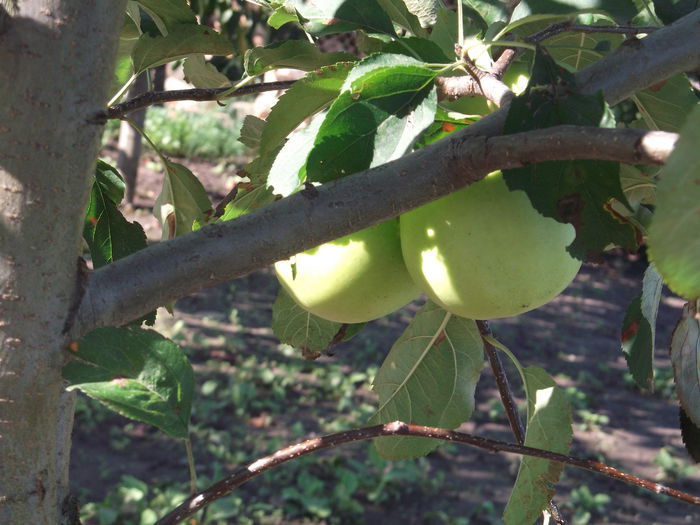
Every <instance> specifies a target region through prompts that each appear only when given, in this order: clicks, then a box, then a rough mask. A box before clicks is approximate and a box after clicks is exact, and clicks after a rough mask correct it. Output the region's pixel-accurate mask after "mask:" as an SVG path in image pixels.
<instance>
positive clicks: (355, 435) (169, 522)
mask: <svg viewBox="0 0 700 525" xmlns="http://www.w3.org/2000/svg"><path fill="white" fill-rule="evenodd" d="M380 436H416V437H427V438H433V439H441V440H444V441H451V442H453V443H461V444H463V445H469V446H472V447H477V448H480V449H482V450H486V451H488V452H493V453H498V452H511V453H514V454H519V455H521V456H531V457H536V458H542V459H548V460H550V461H556V462H557V463H562V464H564V465H571V466H573V467H577V468H581V469H585V470H590V471H591V472H596V473H598V474H602V475H603V476H607V477H609V478H612V479H617V480H620V481H624V482H625V483H630V484H632V485H635V486H637V487H640V488H643V489H645V490H648V491H651V492H654V493H655V494H664V495H666V496H670V497H672V498H675V499H678V500H680V501H683V502H685V503H691V504H693V505H700V498H699V497H697V496H693V495H691V494H687V493H685V492H681V491H679V490H676V489H672V488H669V487H666V486H664V485H661V484H659V483H654V482H653V481H649V480H646V479H643V478H640V477H638V476H635V475H633V474H627V473H626V472H622V471H620V470H617V469H615V468H613V467H609V466H608V465H605V464H603V463H599V462H597V461H591V460H587V459H580V458H575V457H572V456H566V455H564V454H558V453H556V452H550V451H548V450H541V449H537V448H532V447H527V446H524V445H518V444H515V443H507V442H505V441H499V440H496V439H489V438H484V437H480V436H474V435H471V434H466V433H464V432H457V431H453V430H445V429H442V428H433V427H423V426H419V425H407V424H406V423H402V422H401V421H394V422H392V423H386V424H384V425H376V426H373V427H365V428H358V429H354V430H348V431H345V432H338V433H336V434H331V435H328V436H322V437H318V438H314V439H309V440H308V441H304V442H302V443H297V444H296V445H292V446H290V447H287V448H284V449H282V450H278V451H277V452H275V453H274V454H272V455H270V456H266V457H264V458H260V459H258V460H257V461H254V462H253V463H250V464H248V465H246V466H245V467H243V468H241V469H239V470H237V471H236V472H234V473H233V474H231V475H230V476H229V477H227V478H225V479H223V480H221V481H219V482H218V483H215V484H214V485H212V486H211V487H209V488H208V489H206V490H204V491H202V492H200V493H199V494H195V495H193V496H190V497H189V498H187V499H186V500H185V501H184V502H182V503H181V504H180V505H179V506H178V507H177V508H176V509H174V510H173V511H171V512H169V513H168V514H167V515H165V516H163V517H162V518H161V519H160V520H158V521H157V522H156V525H175V524H176V523H180V522H181V521H182V520H184V519H186V518H188V517H190V516H192V515H194V514H195V513H196V512H197V511H199V510H200V509H202V508H204V507H205V506H207V505H209V504H210V503H212V502H213V501H216V500H217V499H219V498H221V497H223V496H226V495H227V494H229V493H231V492H232V491H233V490H234V489H235V488H237V487H239V486H240V485H242V484H243V483H245V482H246V481H249V480H250V479H252V478H254V477H256V476H258V475H260V474H262V473H263V472H265V471H267V470H270V469H271V468H273V467H276V466H278V465H281V464H282V463H286V462H287V461H289V460H291V459H294V458H298V457H300V456H306V455H308V454H311V453H313V452H317V451H319V450H323V449H326V448H330V447H336V446H338V445H342V444H345V443H353V442H355V441H364V440H367V439H374V438H376V437H380Z"/></svg>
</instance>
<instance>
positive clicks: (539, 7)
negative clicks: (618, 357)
mask: <svg viewBox="0 0 700 525" xmlns="http://www.w3.org/2000/svg"><path fill="white" fill-rule="evenodd" d="M585 11H595V12H604V13H608V14H610V15H611V16H613V17H614V18H615V19H617V20H620V21H623V22H624V21H627V20H631V19H632V18H634V17H635V15H636V14H637V7H636V6H635V5H634V2H633V1H632V0H615V1H614V2H611V1H610V0H566V1H562V0H522V1H521V2H520V3H519V4H518V6H517V7H516V8H515V10H514V11H513V17H512V18H511V20H519V19H521V18H524V17H526V16H530V15H535V14H542V13H546V14H554V15H558V14H571V13H581V12H585Z"/></svg>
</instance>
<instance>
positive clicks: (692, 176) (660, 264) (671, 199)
mask: <svg viewBox="0 0 700 525" xmlns="http://www.w3.org/2000/svg"><path fill="white" fill-rule="evenodd" d="M699 144H700V105H699V106H696V107H695V109H694V110H693V112H692V113H691V114H690V116H689V117H688V121H687V122H686V124H685V126H684V127H683V129H682V131H681V135H680V139H679V140H678V143H677V144H676V147H675V149H674V150H673V153H671V156H670V157H669V159H668V162H667V163H666V165H665V166H664V167H663V168H662V170H661V172H660V174H659V179H660V180H659V184H658V186H657V189H656V211H655V213H654V217H653V219H652V222H651V226H650V227H649V238H648V244H649V254H650V256H651V259H652V261H654V264H655V265H656V268H657V270H658V271H659V273H660V274H661V275H662V276H663V278H664V281H665V282H666V284H668V286H669V288H671V290H673V291H674V292H675V293H677V294H679V295H682V296H684V297H687V298H689V299H696V298H698V297H700V235H698V232H700V178H699V175H698V174H700V148H699V147H698V145H699Z"/></svg>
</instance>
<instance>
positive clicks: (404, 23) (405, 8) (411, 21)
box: [378, 0, 437, 37]
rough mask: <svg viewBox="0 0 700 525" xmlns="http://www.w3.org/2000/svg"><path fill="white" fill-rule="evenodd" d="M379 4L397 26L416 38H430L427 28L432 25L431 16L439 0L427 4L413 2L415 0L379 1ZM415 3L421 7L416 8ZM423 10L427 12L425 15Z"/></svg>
mask: <svg viewBox="0 0 700 525" xmlns="http://www.w3.org/2000/svg"><path fill="white" fill-rule="evenodd" d="M378 2H379V5H381V6H382V8H383V9H384V11H386V13H387V14H388V15H389V18H391V20H392V21H393V22H394V23H395V24H398V25H400V26H401V27H403V28H405V29H408V30H409V31H410V32H411V33H412V34H413V35H415V36H419V37H427V36H428V32H427V31H426V30H425V28H426V27H430V26H431V25H432V23H431V22H430V15H431V11H432V10H433V9H435V4H436V2H437V0H430V1H427V2H426V1H424V0H421V1H420V2H413V0H378ZM415 3H417V4H419V5H417V6H415V5H414V4H415ZM409 7H410V10H409ZM423 10H425V11H426V13H425V15H424V14H423ZM417 15H418V16H417ZM433 23H434V22H433Z"/></svg>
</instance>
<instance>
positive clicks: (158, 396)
mask: <svg viewBox="0 0 700 525" xmlns="http://www.w3.org/2000/svg"><path fill="white" fill-rule="evenodd" d="M70 349H71V355H72V356H73V357H74V359H73V360H72V361H69V362H68V364H66V365H65V366H64V367H63V378H64V379H66V380H67V381H69V382H70V383H71V386H70V387H68V389H69V390H73V389H76V388H77V389H79V390H81V391H82V392H84V393H85V394H87V395H88V396H90V397H92V398H94V399H97V400H98V401H100V402H101V403H103V404H105V405H106V406H107V407H109V408H110V409H111V410H114V411H115V412H118V413H119V414H121V415H123V416H126V417H128V418H131V419H136V420H137V421H143V422H145V423H149V424H151V425H155V426H156V427H158V428H160V429H161V430H162V431H163V432H165V433H167V434H168V435H170V436H173V437H175V438H183V439H184V438H186V437H187V434H188V426H189V420H190V410H191V406H192V395H193V393H194V373H193V372H192V367H191V366H190V363H189V361H188V360H187V357H186V356H185V355H184V353H183V352H182V349H181V348H180V347H179V346H178V345H176V344H175V343H173V342H172V341H170V340H168V339H165V338H164V337H163V336H162V335H160V334H158V333H156V332H153V331H151V330H142V329H138V328H98V329H97V330H94V331H92V332H90V333H89V334H87V335H86V336H85V337H83V338H82V339H80V340H79V341H77V342H74V343H73V344H72V345H71V346H70Z"/></svg>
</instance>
